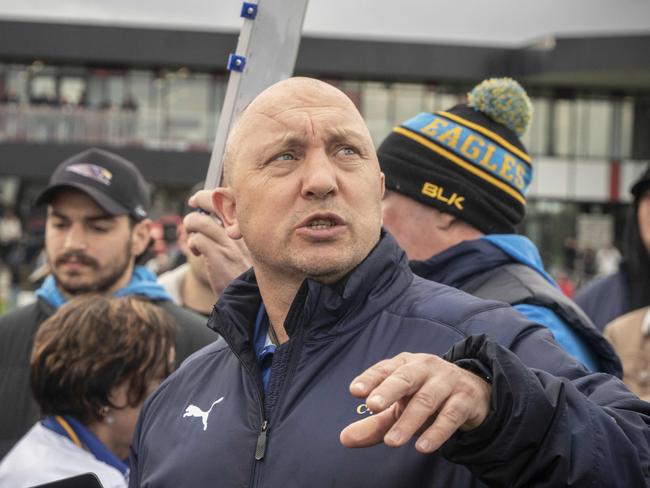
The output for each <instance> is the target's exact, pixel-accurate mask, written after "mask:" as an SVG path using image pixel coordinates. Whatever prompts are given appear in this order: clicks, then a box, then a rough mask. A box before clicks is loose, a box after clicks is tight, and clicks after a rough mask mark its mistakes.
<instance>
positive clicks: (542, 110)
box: [521, 98, 550, 155]
mask: <svg viewBox="0 0 650 488" xmlns="http://www.w3.org/2000/svg"><path fill="white" fill-rule="evenodd" d="M531 103H532V105H533V118H532V120H531V121H530V125H529V127H528V131H527V132H526V133H525V134H524V135H523V137H522V138H521V141H522V142H523V143H524V146H526V149H527V150H528V152H529V153H530V154H531V155H543V154H546V152H547V151H548V117H549V105H550V104H549V101H548V99H546V98H531Z"/></svg>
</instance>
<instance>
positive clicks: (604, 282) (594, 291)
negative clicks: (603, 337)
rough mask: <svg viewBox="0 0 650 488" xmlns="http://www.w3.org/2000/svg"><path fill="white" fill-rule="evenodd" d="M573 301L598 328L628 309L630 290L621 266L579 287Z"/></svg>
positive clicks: (600, 328) (602, 328)
mask: <svg viewBox="0 0 650 488" xmlns="http://www.w3.org/2000/svg"><path fill="white" fill-rule="evenodd" d="M574 299H575V301H576V303H577V304H578V305H580V308H582V310H584V311H585V313H586V314H587V315H588V316H589V318H590V319H591V320H592V321H593V322H594V324H595V325H596V327H597V328H598V329H599V330H601V331H602V330H604V329H605V326H606V325H607V324H609V323H610V322H611V321H612V320H614V319H615V318H617V317H620V316H621V315H623V314H626V313H627V312H629V311H630V292H629V288H628V284H627V276H626V274H625V271H624V269H623V268H622V267H621V268H619V270H618V271H617V272H616V273H612V274H610V275H607V276H603V277H601V278H596V279H595V280H593V281H591V282H590V283H587V285H585V286H584V287H582V288H580V289H579V290H578V292H577V293H576V296H575V298H574Z"/></svg>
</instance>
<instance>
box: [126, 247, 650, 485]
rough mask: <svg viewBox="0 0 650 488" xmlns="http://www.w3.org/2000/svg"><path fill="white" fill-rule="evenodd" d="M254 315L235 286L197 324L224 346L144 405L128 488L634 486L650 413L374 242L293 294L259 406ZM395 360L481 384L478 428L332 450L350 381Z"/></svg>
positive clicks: (649, 460) (492, 305) (344, 418)
mask: <svg viewBox="0 0 650 488" xmlns="http://www.w3.org/2000/svg"><path fill="white" fill-rule="evenodd" d="M260 301H261V298H260V294H259V290H258V288H257V285H256V282H255V276H254V274H253V272H252V271H249V272H247V273H246V274H244V275H242V277H240V278H239V279H237V280H236V281H235V282H234V283H233V284H232V285H231V286H230V287H229V288H228V289H227V290H226V292H225V293H224V295H223V296H222V297H221V299H220V301H219V303H218V304H217V305H216V306H215V309H214V311H213V313H212V315H211V317H210V324H211V326H212V327H214V328H215V329H216V330H217V331H218V332H219V333H220V334H221V335H222V337H223V338H224V339H225V341H226V342H227V343H228V344H226V343H224V342H223V341H221V340H220V341H219V342H218V343H215V344H213V345H210V346H208V347H206V348H204V349H203V350H201V351H199V352H197V353H196V354H194V355H193V356H192V357H190V358H189V359H188V360H187V361H186V362H185V363H184V364H183V365H182V366H181V368H180V369H179V370H178V371H177V372H175V373H174V374H172V375H171V376H170V377H169V378H168V379H167V380H165V382H164V383H163V384H162V385H161V387H160V388H159V389H158V390H157V391H156V392H155V393H154V394H153V395H152V397H150V398H149V399H148V400H147V402H146V404H145V406H144V408H143V410H142V413H141V416H140V419H139V421H138V426H137V428H136V433H135V437H134V441H133V447H132V456H131V466H132V472H131V481H130V485H129V486H130V487H131V488H134V487H138V486H142V487H147V488H152V487H157V488H162V487H174V488H177V487H185V486H187V487H196V488H201V487H214V486H219V487H276V488H277V487H307V486H309V487H346V488H349V487H370V486H371V487H373V488H384V487H420V486H431V487H433V486H436V487H439V486H448V487H474V486H485V485H484V484H483V483H487V484H490V485H496V486H526V487H534V486H565V485H571V486H608V487H615V486H621V487H623V486H624V487H630V486H635V487H636V486H645V485H646V483H647V482H648V476H649V472H650V447H649V443H650V430H649V429H648V424H649V422H650V417H649V415H650V404H647V403H645V402H642V401H641V400H639V399H638V398H637V397H635V396H634V395H632V394H631V393H630V392H629V391H628V390H627V389H626V388H625V386H624V385H623V384H622V383H621V382H620V380H618V379H617V378H615V377H613V376H610V375H607V374H602V373H600V374H588V373H587V372H586V370H585V369H584V368H583V367H582V366H581V365H580V364H579V363H578V362H576V361H575V360H574V359H573V358H572V357H570V356H568V355H567V354H566V353H565V352H564V351H563V350H562V349H561V348H559V347H558V346H557V344H556V343H555V342H554V340H553V339H552V337H551V335H550V333H549V332H548V330H547V329H546V328H544V327H541V326H539V325H536V324H533V323H531V322H528V321H526V320H525V319H524V318H523V316H521V315H520V314H518V313H517V312H515V311H514V310H513V309H512V308H511V307H509V306H506V305H504V304H502V303H499V302H490V301H483V300H480V299H477V298H474V297H472V296H470V295H467V294H465V293H463V292H460V291H458V290H456V289H453V288H450V287H447V286H444V285H439V284H437V283H434V282H431V281H426V280H424V279H421V278H418V277H415V276H414V275H413V274H412V272H411V271H410V269H409V267H408V263H407V260H406V256H405V255H404V253H403V251H402V250H401V249H399V247H398V246H397V245H396V243H395V241H394V240H393V239H392V237H390V236H389V235H386V234H384V235H383V236H382V239H381V240H380V242H379V243H378V245H377V246H376V248H375V249H374V250H373V251H372V252H371V254H370V255H369V256H368V257H367V258H366V259H365V260H364V261H363V262H362V263H361V264H360V265H359V266H358V267H357V268H356V269H355V270H353V271H352V272H351V273H350V274H349V275H348V276H347V277H346V278H345V279H344V280H342V281H341V282H339V283H337V284H335V285H331V286H327V285H323V284H320V283H317V282H315V281H312V280H309V279H307V280H305V281H304V282H303V284H302V286H301V287H300V289H299V291H298V293H297V295H296V297H295V300H294V302H293V304H292V306H291V308H290V311H289V314H288V316H287V319H286V322H285V328H286V330H287V332H288V334H289V337H290V339H289V341H287V342H286V343H284V344H282V345H280V346H279V347H278V348H277V350H276V353H275V355H274V357H273V368H272V373H271V379H270V383H269V387H268V390H267V394H266V395H264V394H263V389H262V386H261V380H260V371H259V367H258V365H257V362H256V358H255V354H254V351H253V344H252V334H253V330H252V329H253V324H254V321H255V317H256V314H257V311H258V309H259V305H260ZM403 351H410V352H428V353H433V354H438V355H441V356H442V355H445V354H446V358H447V359H448V360H450V361H453V362H455V363H457V364H459V365H460V366H461V367H465V368H468V369H471V370H474V371H479V372H482V373H483V374H487V375H488V376H489V377H490V378H491V382H492V398H491V403H492V408H491V413H490V414H489V415H488V417H487V418H486V420H485V421H484V423H483V424H482V425H481V426H480V427H478V428H477V429H475V430H473V431H471V432H466V433H457V434H455V435H454V436H453V437H452V438H451V439H450V440H449V441H448V442H447V443H445V445H444V446H443V448H442V449H441V450H440V451H439V452H436V453H433V454H430V455H422V454H419V453H418V452H417V451H416V450H415V448H414V446H413V443H409V444H408V445H406V446H404V447H401V448H398V449H392V448H389V447H387V446H385V445H378V446H374V447H370V448H365V449H347V448H345V447H343V446H342V445H341V444H340V442H339V434H340V432H341V430H342V429H343V428H344V427H345V426H347V425H348V424H350V423H352V422H354V421H357V420H359V419H361V418H363V417H364V416H366V415H371V414H372V413H371V412H369V411H368V409H367V408H366V407H365V405H364V403H363V400H359V399H357V398H354V397H352V396H351V395H350V394H349V391H348V386H349V384H350V382H351V380H352V379H353V378H354V377H355V376H356V375H357V374H359V373H360V372H362V371H363V370H365V369H366V368H368V367H369V366H371V365H373V364H375V363H376V362H377V361H379V360H382V359H385V358H390V357H393V356H395V355H396V354H398V353H400V352H403ZM480 480H482V481H480Z"/></svg>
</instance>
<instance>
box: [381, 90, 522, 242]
mask: <svg viewBox="0 0 650 488" xmlns="http://www.w3.org/2000/svg"><path fill="white" fill-rule="evenodd" d="M531 117H532V106H531V103H530V100H529V99H528V96H527V95H526V92H525V91H524V89H523V88H522V87H521V86H520V85H519V83H517V82H516V81H514V80H512V79H510V78H492V79H489V80H485V81H483V82H482V83H481V84H479V85H478V86H476V87H475V88H474V89H473V90H472V91H471V92H470V93H469V94H468V96H467V103H462V104H459V105H456V106H455V107H453V108H451V109H449V110H447V111H440V112H436V113H421V114H419V115H416V116H415V117H413V118H412V119H409V120H407V121H406V122H404V123H402V124H401V125H399V126H398V127H395V128H394V129H393V131H392V132H391V133H390V134H389V135H388V137H386V139H384V141H383V142H382V143H381V145H380V146H379V149H378V151H377V152H378V155H379V163H380V165H381V169H382V171H383V172H384V174H385V175H386V187H387V188H388V189H389V190H393V191H396V192H398V193H401V194H402V195H405V196H407V197H410V198H412V199H414V200H416V201H418V202H421V203H424V204H425V205H431V206H433V207H435V208H437V209H438V210H440V211H441V212H445V213H449V214H452V215H455V216H456V217H458V218H459V219H461V220H463V221H465V222H467V223H469V224H471V225H473V226H474V227H476V228H477V229H479V230H480V231H482V232H484V233H486V234H497V233H511V232H513V231H514V228H515V226H516V225H517V224H518V223H519V222H521V220H522V219H523V217H524V214H525V207H526V198H525V194H526V189H527V188H528V185H529V184H530V181H531V179H532V176H533V168H532V166H531V160H530V157H529V156H528V153H527V151H526V149H525V147H524V145H523V144H522V143H521V141H520V140H519V137H521V136H522V135H523V134H524V133H525V132H526V129H527V128H528V124H529V122H530V119H531Z"/></svg>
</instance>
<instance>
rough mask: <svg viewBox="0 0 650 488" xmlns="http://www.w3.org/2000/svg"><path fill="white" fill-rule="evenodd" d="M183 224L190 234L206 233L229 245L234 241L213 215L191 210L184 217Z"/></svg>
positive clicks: (211, 237) (220, 242)
mask: <svg viewBox="0 0 650 488" xmlns="http://www.w3.org/2000/svg"><path fill="white" fill-rule="evenodd" d="M183 225H184V226H185V231H186V232H187V233H188V234H194V233H197V234H204V235H205V236H207V237H209V238H210V239H212V240H213V241H215V242H216V243H217V244H219V245H222V246H225V245H229V243H230V242H231V241H232V239H230V237H228V235H227V234H226V231H225V230H224V228H223V226H222V225H221V224H220V223H218V222H215V220H214V218H213V217H212V216H211V215H207V214H202V213H198V212H191V213H189V214H187V215H186V216H185V218H184V219H183Z"/></svg>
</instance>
